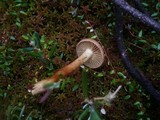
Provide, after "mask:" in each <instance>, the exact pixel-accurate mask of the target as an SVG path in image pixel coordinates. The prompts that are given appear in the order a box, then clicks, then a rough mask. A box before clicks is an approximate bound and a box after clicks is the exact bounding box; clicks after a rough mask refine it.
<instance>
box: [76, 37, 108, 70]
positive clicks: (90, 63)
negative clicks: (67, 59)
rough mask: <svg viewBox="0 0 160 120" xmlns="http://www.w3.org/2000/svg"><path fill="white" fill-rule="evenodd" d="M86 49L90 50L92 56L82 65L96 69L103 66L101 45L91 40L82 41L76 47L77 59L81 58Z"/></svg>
mask: <svg viewBox="0 0 160 120" xmlns="http://www.w3.org/2000/svg"><path fill="white" fill-rule="evenodd" d="M86 49H91V50H92V51H93V55H92V56H91V58H89V60H87V61H86V62H85V63H84V65H85V66H87V67H89V68H98V67H100V66H102V65H103V63H104V60H105V57H104V56H105V55H104V54H105V53H104V50H103V48H102V47H101V45H100V44H99V43H98V42H97V41H95V40H93V39H83V40H81V41H80V42H79V43H78V44H77V46H76V52H77V55H78V57H79V56H81V55H82V54H83V53H84V52H85V51H86Z"/></svg>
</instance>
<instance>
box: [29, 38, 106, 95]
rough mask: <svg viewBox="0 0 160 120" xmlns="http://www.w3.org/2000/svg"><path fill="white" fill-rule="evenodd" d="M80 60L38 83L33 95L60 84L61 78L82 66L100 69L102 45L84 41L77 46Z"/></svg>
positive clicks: (102, 57) (91, 40) (102, 58)
mask: <svg viewBox="0 0 160 120" xmlns="http://www.w3.org/2000/svg"><path fill="white" fill-rule="evenodd" d="M76 52H77V55H78V58H77V59H76V60H74V61H73V62H72V63H70V64H69V65H67V66H65V67H63V68H61V69H59V70H58V71H57V72H56V73H55V74H54V75H53V76H51V77H50V78H47V79H45V80H42V81H40V82H37V83H36V84H35V85H34V87H33V89H32V91H31V92H32V94H33V95H35V94H38V93H41V92H44V91H46V90H47V88H46V86H47V85H50V84H52V83H55V82H58V81H59V80H60V78H61V77H65V76H67V75H69V74H71V73H72V72H73V71H74V70H76V69H77V68H78V67H80V66H81V65H82V64H84V65H85V66H87V67H89V68H93V69H94V68H98V67H100V66H102V65H103V63H104V59H105V57H104V50H103V48H102V47H101V45H100V44H99V43H98V42H97V41H95V40H93V39H83V40H81V41H80V42H79V43H78V44H77V46H76Z"/></svg>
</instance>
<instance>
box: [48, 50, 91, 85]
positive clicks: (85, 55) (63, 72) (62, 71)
mask: <svg viewBox="0 0 160 120" xmlns="http://www.w3.org/2000/svg"><path fill="white" fill-rule="evenodd" d="M92 54H93V52H92V50H91V49H86V51H85V52H84V53H83V54H82V55H81V56H80V57H78V58H77V59H76V60H74V61H73V62H72V63H70V64H69V65H67V66H65V67H63V68H61V69H59V70H58V71H57V72H56V73H55V74H54V75H53V76H52V77H50V80H52V81H54V82H58V81H59V79H60V77H65V76H67V75H69V74H71V73H72V72H73V71H74V70H76V69H77V68H78V67H80V66H81V65H82V64H83V63H85V62H86V61H87V60H88V59H89V58H91V56H92Z"/></svg>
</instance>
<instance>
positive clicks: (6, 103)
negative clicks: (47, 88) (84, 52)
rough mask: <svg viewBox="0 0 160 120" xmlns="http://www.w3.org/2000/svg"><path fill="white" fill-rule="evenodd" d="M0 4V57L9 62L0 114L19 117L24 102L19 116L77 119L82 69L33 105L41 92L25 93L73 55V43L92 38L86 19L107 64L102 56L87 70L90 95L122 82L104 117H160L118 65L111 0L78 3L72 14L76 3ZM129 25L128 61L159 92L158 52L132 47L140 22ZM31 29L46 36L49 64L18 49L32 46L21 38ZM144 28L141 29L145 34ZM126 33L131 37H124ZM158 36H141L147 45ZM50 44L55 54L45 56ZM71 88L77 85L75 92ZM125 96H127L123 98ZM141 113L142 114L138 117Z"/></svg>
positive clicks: (2, 77)
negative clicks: (95, 66) (100, 61)
mask: <svg viewBox="0 0 160 120" xmlns="http://www.w3.org/2000/svg"><path fill="white" fill-rule="evenodd" d="M0 3H1V7H0V39H1V41H0V45H1V55H2V54H4V56H3V58H0V59H1V63H2V64H6V63H5V62H8V64H6V66H5V67H3V69H2V70H0V93H1V97H0V118H4V119H7V118H8V119H11V118H14V116H13V115H14V114H15V115H16V114H17V115H19V111H20V110H19V108H20V109H21V108H22V107H23V105H25V110H24V113H23V114H24V117H23V118H24V119H26V117H27V116H28V115H29V114H32V118H33V119H42V120H47V119H48V120H54V119H56V120H58V119H67V118H73V119H77V116H78V115H79V114H80V112H81V111H82V102H83V100H84V98H83V94H82V88H81V77H82V76H81V68H79V69H78V70H77V71H76V72H74V73H73V74H72V75H71V76H70V77H69V78H66V79H68V82H66V85H65V87H64V88H61V89H56V90H53V92H52V94H51V96H50V97H49V98H48V99H47V101H46V102H45V103H43V104H39V103H38V100H39V97H40V95H36V96H32V95H31V93H29V92H28V87H29V86H30V85H32V84H34V83H35V82H36V81H40V80H42V79H44V78H46V77H48V76H50V75H52V74H53V73H54V72H55V71H56V69H58V68H61V67H63V66H64V65H66V64H68V63H70V62H71V61H73V60H74V59H75V58H76V52H75V47H76V44H77V43H78V42H79V41H80V40H81V39H83V38H89V37H92V36H94V33H92V32H90V31H89V30H88V29H87V27H90V26H89V25H88V24H84V21H85V20H88V21H90V22H91V23H92V24H93V25H94V27H95V30H96V32H97V34H98V36H99V38H100V40H101V42H102V43H103V45H104V47H105V50H106V52H107V56H108V58H109V60H110V64H108V59H107V60H106V62H105V64H104V66H103V67H101V68H100V69H98V70H89V72H88V79H89V83H90V84H89V94H90V98H92V97H97V96H104V95H106V94H107V93H108V91H109V90H110V89H116V88H117V87H118V85H120V84H122V85H123V89H122V90H121V91H120V92H119V94H118V97H117V98H116V99H115V101H114V102H113V105H112V106H111V107H106V111H107V114H106V116H103V117H104V119H109V120H131V119H138V118H144V119H147V118H150V119H154V120H156V119H158V117H159V115H160V110H159V107H155V106H156V105H155V106H154V102H152V100H151V99H150V97H149V95H148V94H147V93H146V92H145V91H143V89H141V87H140V86H139V85H138V83H137V82H136V81H135V80H133V79H132V78H130V76H129V75H128V73H127V72H126V70H125V69H124V67H123V64H122V63H121V60H120V57H119V53H118V49H117V46H116V41H115V36H114V10H113V8H112V4H108V3H107V4H106V5H103V4H102V2H100V1H95V2H91V3H88V2H87V1H86V2H81V5H80V6H79V8H78V10H77V12H76V11H75V10H76V7H75V6H74V5H73V4H71V3H70V2H69V1H67V0H64V1H60V2H56V1H55V2H54V1H51V2H41V1H37V2H36V1H29V3H28V4H27V5H22V6H20V7H14V6H16V5H17V4H18V3H14V2H12V1H10V2H8V3H7V2H0ZM22 10H23V11H25V12H26V13H27V14H26V15H25V14H21V13H20V12H19V11H22ZM14 12H15V13H16V14H14ZM74 12H75V14H74ZM18 19H19V20H20V21H18ZM126 19H127V16H126ZM128 19H131V18H128ZM128 21H132V20H128ZM17 22H20V26H19V25H18V24H16V23H17ZM130 24H133V25H135V27H134V30H133V31H132V32H133V33H130V32H131V31H128V29H125V30H126V31H127V32H125V37H126V39H127V40H128V41H129V42H126V44H127V45H128V48H130V49H132V50H133V52H131V53H130V56H131V60H133V62H134V63H135V64H136V66H139V67H140V69H142V70H144V73H145V74H146V75H147V76H148V77H149V78H152V80H153V81H152V82H153V84H154V85H155V86H156V88H157V89H158V90H160V87H159V84H160V82H159V81H158V79H160V73H159V68H160V66H159V61H160V58H159V56H158V55H159V53H157V52H156V51H154V50H150V49H147V47H148V44H145V45H144V44H138V45H139V46H140V48H146V49H145V50H146V51H147V52H145V51H143V50H142V49H139V48H138V47H134V46H132V44H130V43H134V40H133V39H136V37H135V36H134V35H133V34H137V33H138V31H139V28H138V27H136V26H138V25H140V24H139V23H137V22H135V23H130ZM141 28H142V29H143V28H145V27H144V26H143V25H141ZM34 32H37V33H38V34H39V35H40V36H45V42H43V49H42V52H43V58H44V59H47V60H49V61H50V62H49V63H52V65H53V66H50V64H48V63H46V62H45V61H43V60H44V59H39V58H38V57H36V56H34V57H33V55H31V54H29V53H27V52H19V51H20V49H22V48H26V47H30V46H31V45H30V44H29V41H27V40H25V39H24V37H22V36H23V35H27V34H29V35H32V34H33V33H34ZM149 32H150V31H147V30H146V31H144V33H146V34H147V33H149ZM131 35H133V36H131ZM11 36H13V37H14V38H15V39H14V38H12V37H11ZM130 36H131V37H132V40H130V39H129V38H131V37H130ZM157 37H158V36H156V35H155V36H152V37H151V34H150V33H149V34H148V35H145V36H144V38H146V39H147V38H149V40H148V43H152V40H153V41H155V42H156V39H157ZM49 42H50V43H51V44H49ZM54 44H56V47H55V50H54V55H53V56H52V59H50V58H49V53H50V50H51V49H52V47H53V45H54ZM45 45H46V46H47V47H46V48H45V47H44V46H45ZM138 45H137V46H138ZM34 52H35V54H36V53H37V54H38V53H39V51H34ZM141 56H144V57H141ZM50 67H51V68H50ZM49 68H50V69H49ZM113 69H114V70H115V71H116V72H122V73H123V74H124V75H126V76H127V79H122V78H121V77H118V75H117V74H116V73H115V74H113V75H112V74H110V71H112V70H113ZM5 71H7V72H5ZM93 73H95V74H93ZM98 73H103V76H100V77H98V76H96V74H98ZM76 86H78V87H77V89H75V90H74V88H76ZM127 95H129V96H130V98H128V99H127V97H126V96H127ZM136 102H140V103H141V106H140V107H136V106H135V105H134V104H135V103H136ZM13 109H15V110H13ZM11 111H12V113H11ZM141 111H142V112H144V114H143V115H138V113H139V112H141ZM7 113H8V114H7ZM9 117H10V118H9Z"/></svg>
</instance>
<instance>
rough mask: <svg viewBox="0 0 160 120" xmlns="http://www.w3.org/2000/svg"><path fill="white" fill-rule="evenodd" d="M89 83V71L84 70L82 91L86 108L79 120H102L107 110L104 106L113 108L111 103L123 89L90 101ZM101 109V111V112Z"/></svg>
mask: <svg viewBox="0 0 160 120" xmlns="http://www.w3.org/2000/svg"><path fill="white" fill-rule="evenodd" d="M88 86H89V82H88V78H87V71H86V69H85V68H83V71H82V90H83V97H84V99H85V100H84V106H83V110H82V113H81V114H80V115H79V118H78V120H85V119H88V120H102V116H101V115H106V110H105V109H104V106H111V102H112V101H113V99H114V98H115V97H116V94H117V93H118V91H119V90H120V89H121V87H122V86H119V87H118V88H117V90H116V91H115V92H113V93H112V92H111V91H110V92H109V93H108V94H107V95H106V96H104V97H94V98H93V99H89V94H88V92H89V88H88ZM99 109H100V110H99Z"/></svg>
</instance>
